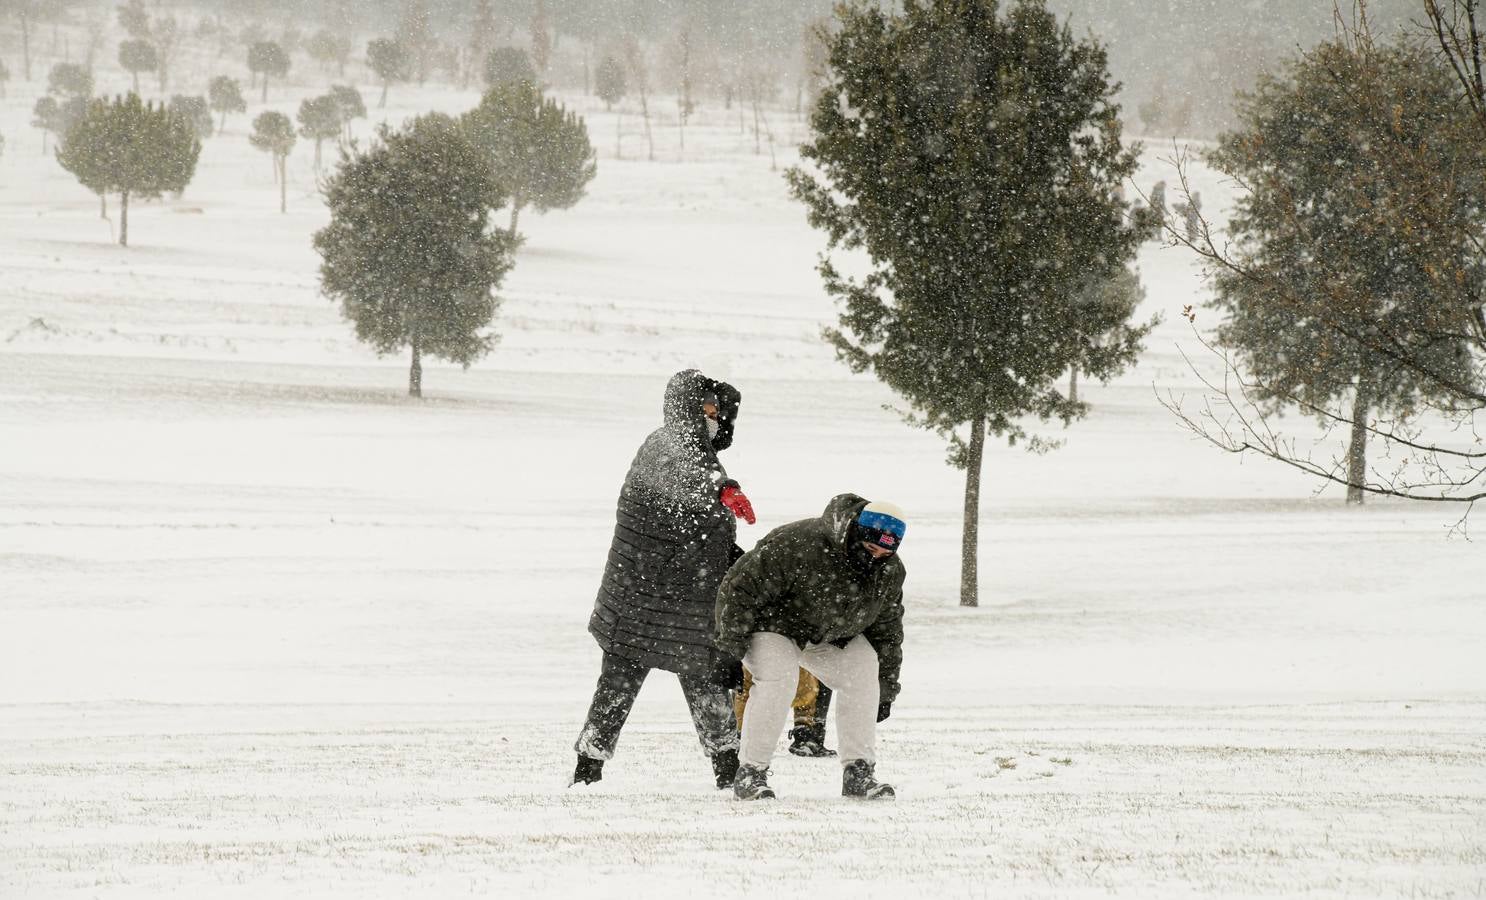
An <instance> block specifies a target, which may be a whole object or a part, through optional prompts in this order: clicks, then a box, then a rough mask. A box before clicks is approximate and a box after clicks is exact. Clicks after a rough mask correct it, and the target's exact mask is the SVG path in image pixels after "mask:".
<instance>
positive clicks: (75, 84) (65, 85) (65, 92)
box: [46, 63, 93, 98]
mask: <svg viewBox="0 0 1486 900" xmlns="http://www.w3.org/2000/svg"><path fill="white" fill-rule="evenodd" d="M46 90H47V93H49V94H56V95H57V96H59V97H63V98H71V97H84V98H86V97H89V96H91V95H92V93H93V73H92V72H89V71H88V70H87V69H86V68H84V67H83V66H80V65H78V64H77V63H57V64H56V65H54V66H52V70H51V72H49V73H48V74H47V79H46Z"/></svg>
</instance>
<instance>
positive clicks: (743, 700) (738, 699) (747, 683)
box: [733, 668, 753, 731]
mask: <svg viewBox="0 0 1486 900" xmlns="http://www.w3.org/2000/svg"><path fill="white" fill-rule="evenodd" d="M751 690H753V673H751V672H749V671H748V669H747V668H744V669H743V689H742V690H741V691H736V692H734V694H733V715H734V716H735V717H736V718H737V720H738V730H739V731H742V730H743V709H744V707H746V706H748V692H749V691H751Z"/></svg>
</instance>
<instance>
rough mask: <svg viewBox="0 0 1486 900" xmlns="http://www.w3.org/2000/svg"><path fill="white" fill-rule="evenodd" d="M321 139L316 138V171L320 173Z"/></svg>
mask: <svg viewBox="0 0 1486 900" xmlns="http://www.w3.org/2000/svg"><path fill="white" fill-rule="evenodd" d="M320 140H321V139H320V138H315V171H316V172H318V171H320Z"/></svg>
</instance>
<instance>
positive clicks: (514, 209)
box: [511, 197, 521, 239]
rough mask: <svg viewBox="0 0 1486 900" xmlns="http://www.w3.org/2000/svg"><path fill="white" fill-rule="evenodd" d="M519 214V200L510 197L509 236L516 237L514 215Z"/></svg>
mask: <svg viewBox="0 0 1486 900" xmlns="http://www.w3.org/2000/svg"><path fill="white" fill-rule="evenodd" d="M519 215H521V201H520V200H519V199H517V198H515V197H512V198H511V237H512V238H513V239H514V238H515V237H516V217H517V216H519Z"/></svg>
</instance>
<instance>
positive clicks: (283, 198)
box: [279, 156, 289, 213]
mask: <svg viewBox="0 0 1486 900" xmlns="http://www.w3.org/2000/svg"><path fill="white" fill-rule="evenodd" d="M288 211H289V157H287V156H280V157H279V212H280V213H287V212H288Z"/></svg>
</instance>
